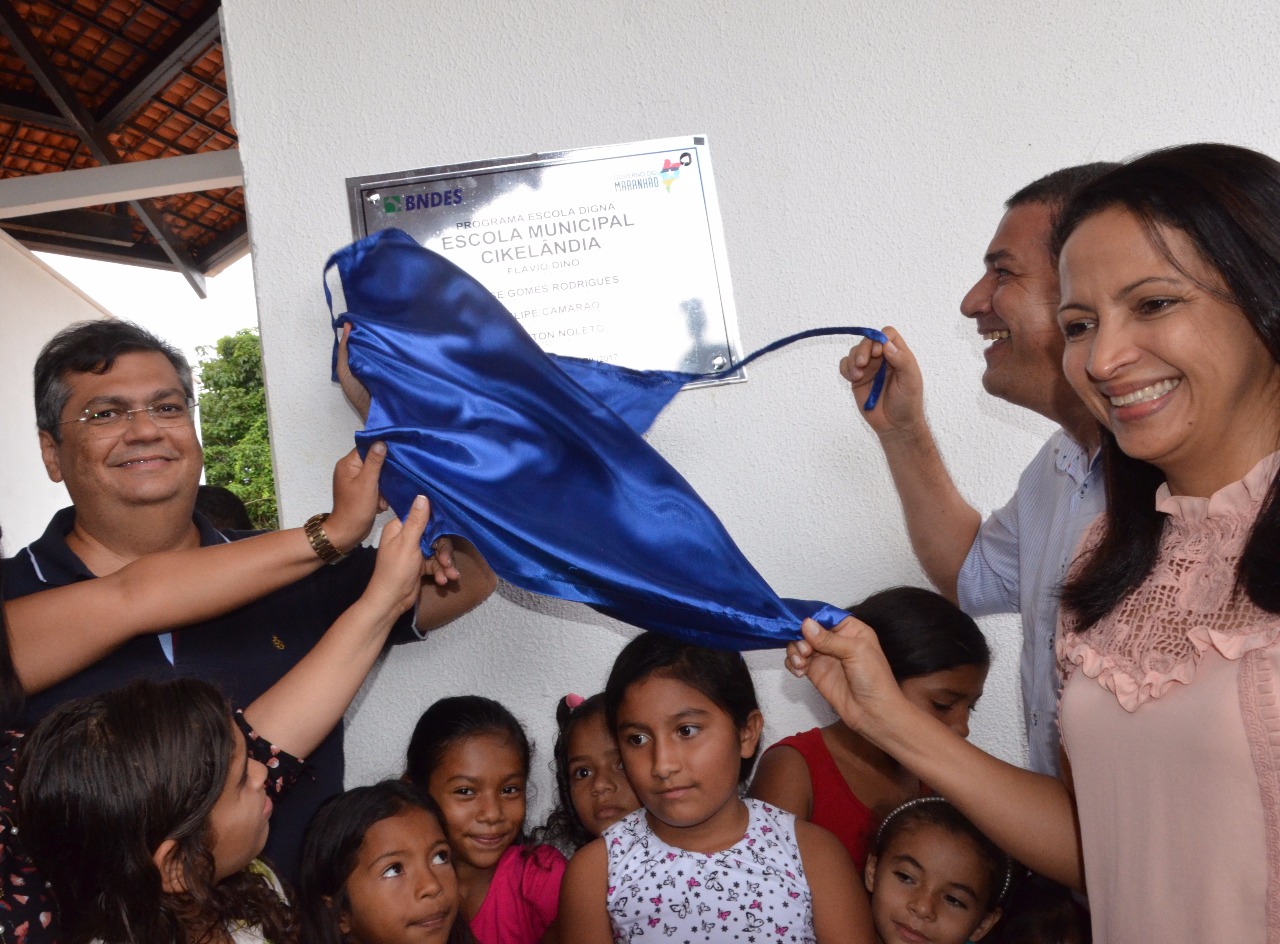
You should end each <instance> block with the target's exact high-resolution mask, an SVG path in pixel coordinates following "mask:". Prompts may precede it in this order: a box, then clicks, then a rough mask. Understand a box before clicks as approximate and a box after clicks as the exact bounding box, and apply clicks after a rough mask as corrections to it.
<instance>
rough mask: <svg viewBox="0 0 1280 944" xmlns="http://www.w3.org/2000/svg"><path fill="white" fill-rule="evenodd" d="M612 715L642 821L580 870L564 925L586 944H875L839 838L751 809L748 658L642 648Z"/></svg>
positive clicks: (636, 644)
mask: <svg viewBox="0 0 1280 944" xmlns="http://www.w3.org/2000/svg"><path fill="white" fill-rule="evenodd" d="M605 712H606V716H607V717H608V719H609V722H610V726H611V727H612V728H613V730H614V731H615V732H616V733H617V737H618V745H619V748H620V750H621V752H622V763H623V766H624V768H625V769H626V773H627V778H628V780H630V781H631V785H632V787H633V788H634V789H635V792H636V795H637V797H639V799H640V802H641V803H643V804H644V807H643V808H642V809H639V810H637V811H635V812H634V813H631V814H629V815H628V816H625V817H624V818H623V819H621V820H619V821H618V822H617V823H614V824H613V825H612V826H610V827H609V828H608V829H606V830H605V833H604V835H603V837H601V838H600V839H597V840H595V841H594V842H592V843H590V844H589V845H587V846H585V847H583V848H582V849H581V850H580V851H579V852H578V853H577V854H576V855H575V856H574V857H573V861H572V862H571V863H570V865H569V871H568V873H567V874H566V877H565V886H564V888H565V890H564V902H563V904H562V908H561V920H562V924H563V926H564V927H567V928H572V929H573V930H574V935H575V940H577V941H583V942H587V944H605V942H609V941H614V940H631V939H632V938H633V937H634V936H637V935H639V934H642V933H648V934H662V935H664V936H673V937H674V939H676V940H688V941H725V940H734V939H735V936H737V939H740V940H747V939H748V936H750V935H758V936H759V937H760V939H762V940H763V939H765V938H768V939H781V940H787V941H791V940H795V941H818V942H832V941H849V940H858V941H870V940H871V939H872V932H871V922H870V917H869V914H868V909H867V900H866V896H865V895H864V894H862V890H861V887H860V886H859V884H858V881H857V874H856V872H855V871H854V868H853V864H852V863H851V862H850V861H849V856H848V855H847V854H846V853H845V851H844V849H843V848H841V846H840V843H839V842H838V841H837V840H836V838H835V837H834V836H832V835H831V834H830V833H828V832H827V831H826V830H823V829H820V828H819V827H817V826H814V825H812V824H811V823H805V822H801V821H798V820H796V818H795V817H794V816H792V815H791V814H790V813H787V812H785V811H783V810H780V809H777V808H775V807H773V806H770V805H769V804H767V803H763V802H761V801H759V800H745V801H744V800H743V799H742V797H741V793H740V791H741V789H742V786H743V784H744V783H745V782H746V780H747V778H748V777H749V776H750V773H751V767H752V764H753V763H754V762H755V757H756V753H757V751H758V749H759V741H760V730H761V728H762V726H763V724H764V718H763V716H762V715H761V714H760V709H759V706H758V704H757V703H756V696H755V687H754V686H753V685H752V682H751V674H750V672H748V671H747V666H746V663H745V662H744V661H743V660H742V656H741V655H739V654H737V653H731V652H720V651H716V650H712V649H704V648H701V647H698V646H692V645H689V644H687V643H682V642H679V641H677V640H674V639H669V638H667V637H664V636H659V635H656V634H653V633H646V634H642V635H640V636H637V637H636V638H635V639H633V640H632V641H631V642H630V643H629V644H628V645H627V646H626V648H624V649H623V650H622V652H621V654H620V655H619V656H618V659H617V661H616V662H615V663H614V665H613V670H612V672H610V674H609V681H608V684H607V685H606V686H605Z"/></svg>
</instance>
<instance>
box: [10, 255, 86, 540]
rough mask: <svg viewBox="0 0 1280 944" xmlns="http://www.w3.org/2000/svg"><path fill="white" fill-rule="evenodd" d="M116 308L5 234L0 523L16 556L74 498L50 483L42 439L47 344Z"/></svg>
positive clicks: (63, 489) (57, 485)
mask: <svg viewBox="0 0 1280 944" xmlns="http://www.w3.org/2000/svg"><path fill="white" fill-rule="evenodd" d="M108 314H109V313H108V312H107V311H106V310H105V309H104V308H102V306H100V305H99V304H97V302H95V301H93V299H91V298H89V297H88V296H87V295H85V294H84V293H83V292H81V291H80V290H79V289H78V288H76V287H75V286H74V285H72V284H71V283H69V282H68V281H67V280H66V279H64V278H63V277H62V276H60V275H59V274H58V273H57V272H55V271H53V269H51V268H49V267H48V266H47V265H45V264H44V262H42V261H41V260H40V259H39V258H37V257H36V256H35V255H33V254H32V253H31V252H29V251H28V250H27V249H25V248H24V247H23V246H21V245H19V244H18V243H17V242H16V241H14V240H13V239H11V238H10V237H9V236H7V235H6V234H4V233H0V331H2V332H3V337H4V361H3V363H4V369H3V370H0V404H3V409H0V442H3V443H4V449H3V451H0V527H3V528H4V551H5V554H6V555H10V554H13V553H14V552H15V551H17V550H18V549H19V548H22V547H26V545H28V544H30V543H31V542H32V541H34V540H35V539H36V538H38V537H39V536H40V535H41V534H42V533H43V532H44V529H45V526H46V525H47V524H48V523H49V519H50V518H51V517H52V516H53V513H54V512H55V511H57V510H58V509H59V508H63V507H65V506H66V505H68V504H70V499H68V498H67V490H66V489H65V488H63V487H62V485H60V484H55V483H54V482H50V481H49V476H48V475H47V474H46V473H45V471H44V464H43V463H42V462H41V461H40V445H39V441H38V440H37V439H36V409H35V404H34V403H32V400H31V368H32V367H33V366H34V365H35V362H36V356H37V355H38V354H39V353H40V348H42V347H43V346H44V343H45V342H46V341H48V340H49V338H51V337H52V336H53V335H54V334H56V333H57V332H58V331H61V330H62V329H63V328H65V327H66V326H67V325H69V324H71V323H72V322H75V321H87V320H90V319H94V318H105V317H108Z"/></svg>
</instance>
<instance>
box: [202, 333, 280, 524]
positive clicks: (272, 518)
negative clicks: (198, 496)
mask: <svg viewBox="0 0 1280 944" xmlns="http://www.w3.org/2000/svg"><path fill="white" fill-rule="evenodd" d="M199 351H200V355H201V358H200V367H199V373H200V387H201V392H200V438H201V439H202V440H203V442H204V471H205V480H206V481H207V482H208V483H209V484H210V485H223V486H225V487H227V488H229V489H231V491H233V492H235V493H236V494H237V495H239V496H240V499H241V500H242V501H243V502H244V503H245V506H246V507H247V508H248V509H249V517H250V519H251V520H252V521H253V526H254V527H255V528H271V529H274V528H278V527H279V526H280V522H279V515H278V513H277V511H276V481H275V475H274V473H273V472H272V469H271V441H270V439H269V437H268V434H267V397H266V390H265V388H264V386H263V382H262V344H261V342H260V341H259V339H258V332H257V331H253V330H249V329H244V330H242V331H237V332H236V333H235V334H233V335H231V336H230V337H225V338H221V339H219V340H218V342H217V343H216V344H215V345H213V346H212V347H202V348H200V349H199Z"/></svg>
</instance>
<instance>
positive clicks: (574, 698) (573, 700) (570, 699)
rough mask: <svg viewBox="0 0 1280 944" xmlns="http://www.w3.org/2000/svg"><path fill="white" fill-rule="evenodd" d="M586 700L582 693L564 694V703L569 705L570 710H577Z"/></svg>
mask: <svg viewBox="0 0 1280 944" xmlns="http://www.w3.org/2000/svg"><path fill="white" fill-rule="evenodd" d="M584 701H586V699H585V698H583V697H582V696H581V695H575V694H573V693H572V692H570V693H569V694H568V695H565V696H564V703H565V704H566V705H568V706H569V710H570V711H575V710H577V708H578V706H579V705H581V704H582V703H583V702H584Z"/></svg>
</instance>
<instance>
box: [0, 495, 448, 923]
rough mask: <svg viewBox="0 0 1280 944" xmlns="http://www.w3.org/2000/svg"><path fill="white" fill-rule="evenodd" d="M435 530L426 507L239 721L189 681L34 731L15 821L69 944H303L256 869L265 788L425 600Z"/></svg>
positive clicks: (136, 689)
mask: <svg viewBox="0 0 1280 944" xmlns="http://www.w3.org/2000/svg"><path fill="white" fill-rule="evenodd" d="M427 516H428V510H427V502H426V499H425V498H421V497H419V498H418V500H417V501H415V503H414V506H413V509H412V510H411V511H410V514H409V516H408V518H406V520H405V523H404V525H403V528H402V527H401V524H400V522H398V521H393V522H391V523H390V524H388V525H387V527H386V528H385V529H384V531H383V536H382V542H381V545H380V546H379V548H378V558H377V566H376V568H375V570H374V573H373V576H372V578H371V579H370V581H369V585H368V587H367V588H366V590H365V592H364V594H363V595H362V596H361V597H360V599H359V600H358V601H357V602H356V603H355V604H353V605H352V606H351V607H350V608H349V609H348V610H347V611H346V612H345V613H344V614H343V615H342V616H341V617H340V618H339V619H338V621H337V622H336V623H334V625H333V626H332V627H330V629H329V630H328V632H327V633H326V634H325V635H324V637H322V638H321V640H320V641H319V642H318V643H317V644H316V645H315V647H314V648H313V649H312V650H311V651H310V652H309V653H307V655H306V656H304V657H303V659H302V660H301V661H299V662H298V664H297V665H296V666H294V667H293V669H291V670H290V671H289V672H288V673H287V674H286V675H285V676H284V677H283V678H282V679H281V680H280V681H279V682H277V683H276V684H275V685H273V686H272V687H271V688H270V689H268V690H267V691H266V692H264V693H263V694H262V695H261V696H259V697H258V698H257V699H255V700H254V701H253V703H252V704H250V705H249V706H248V707H247V708H246V709H245V711H244V714H243V716H239V715H237V716H234V717H233V715H232V712H231V710H230V708H229V706H228V705H227V703H226V701H225V699H223V697H222V696H221V695H220V694H218V692H217V691H216V690H215V689H213V688H212V686H210V685H208V684H207V683H204V682H199V681H194V680H189V679H184V680H176V681H171V682H167V683H162V684H157V683H151V682H135V683H133V684H131V685H129V686H127V687H125V688H124V689H119V690H116V691H113V692H107V693H105V694H103V695H98V696H94V697H90V698H84V699H79V700H76V701H72V702H68V703H66V704H65V705H62V706H61V707H59V708H57V709H55V710H54V711H53V712H52V713H50V714H49V715H47V716H46V717H45V718H44V719H43V720H42V721H41V722H40V723H39V724H38V725H36V727H35V728H34V729H33V730H32V732H31V734H30V735H29V736H28V737H27V738H26V739H25V742H24V744H23V748H22V751H21V753H20V757H19V761H18V768H17V793H18V804H17V821H18V825H19V835H20V836H21V840H22V842H23V843H24V844H25V847H26V850H27V852H29V853H30V855H31V857H32V859H33V861H34V863H35V866H36V867H37V868H38V869H39V871H40V873H41V874H42V875H43V877H44V878H45V879H47V881H48V882H49V885H50V888H51V889H52V892H53V895H54V898H55V899H56V901H57V903H58V907H59V910H60V911H61V914H62V919H63V935H62V937H61V940H64V941H66V942H70V944H88V942H90V941H102V942H105V944H134V942H137V944H144V942H145V944H150V942H155V941H166V942H167V941H172V942H176V944H187V942H191V944H195V942H225V941H228V940H231V941H238V942H240V941H244V942H251V941H261V940H262V939H263V938H264V936H265V937H266V938H267V939H270V940H272V941H274V942H275V944H287V942H291V941H293V940H294V939H295V932H294V928H293V924H292V921H291V918H290V916H289V913H288V909H287V908H286V907H285V906H284V904H283V902H282V901H281V900H280V898H279V888H278V885H277V884H276V883H275V881H274V877H273V875H272V874H271V873H270V870H269V869H267V868H265V867H262V866H259V865H256V864H255V863H254V860H255V857H256V856H257V855H258V853H259V852H260V851H261V850H262V846H263V844H264V843H265V842H266V837H267V830H268V826H269V818H270V815H271V808H272V800H271V799H270V798H269V796H268V793H267V790H268V782H270V784H271V789H272V792H273V793H277V794H278V793H279V792H280V791H282V790H283V789H284V788H285V787H286V786H287V784H288V781H289V780H290V778H291V777H296V775H297V773H298V770H299V769H300V763H301V762H300V761H299V760H297V758H299V757H301V756H304V755H305V754H307V753H308V752H310V751H311V750H312V749H313V748H314V747H315V746H316V745H317V744H319V743H320V741H321V740H323V738H324V737H325V735H327V734H328V732H329V730H330V729H331V728H332V727H333V725H334V724H336V723H337V722H338V721H339V720H340V719H341V717H342V713H343V711H345V709H346V707H347V706H348V705H349V704H350V702H351V699H352V698H353V697H354V696H355V693H356V692H357V691H358V690H359V687H360V685H361V683H362V682H363V681H364V678H365V676H366V675H367V674H368V671H369V669H370V668H372V666H373V664H374V662H375V661H376V659H377V657H378V655H379V654H380V653H381V651H382V646H383V644H384V643H385V641H386V637H387V634H388V633H389V632H390V630H391V627H392V626H393V625H394V624H395V621H396V619H397V618H398V617H399V616H400V614H401V613H403V612H404V611H405V610H407V609H408V608H409V607H410V606H412V605H413V603H414V601H415V600H416V598H417V595H418V589H419V583H420V580H421V577H422V575H423V573H424V567H425V565H424V563H423V560H422V556H421V551H420V549H419V546H418V542H419V540H420V538H421V536H422V531H423V529H424V528H425V526H426V522H427ZM54 592H57V591H49V593H50V594H52V593H54ZM269 772H270V776H269Z"/></svg>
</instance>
